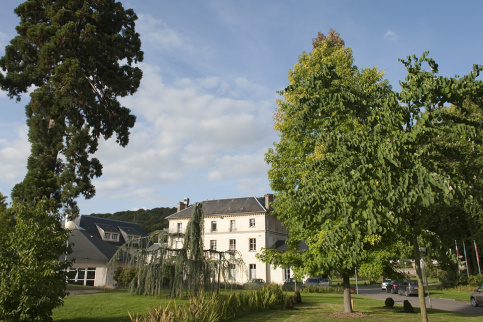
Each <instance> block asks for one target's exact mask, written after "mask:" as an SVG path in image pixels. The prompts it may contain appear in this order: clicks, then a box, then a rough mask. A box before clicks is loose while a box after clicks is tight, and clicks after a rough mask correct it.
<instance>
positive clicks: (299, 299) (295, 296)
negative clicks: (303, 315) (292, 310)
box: [293, 291, 302, 303]
mask: <svg viewBox="0 0 483 322" xmlns="http://www.w3.org/2000/svg"><path fill="white" fill-rule="evenodd" d="M293 301H294V303H302V296H300V291H296V292H295V293H294V294H293Z"/></svg>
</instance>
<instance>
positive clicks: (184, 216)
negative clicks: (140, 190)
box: [166, 194, 292, 284]
mask: <svg viewBox="0 0 483 322" xmlns="http://www.w3.org/2000/svg"><path fill="white" fill-rule="evenodd" d="M272 200H273V195H271V194H267V195H265V197H264V198H256V197H244V198H232V199H217V200H207V201H203V202H201V204H202V209H203V216H204V227H203V243H204V248H205V249H213V250H217V251H236V253H237V254H238V256H240V257H241V259H242V260H243V262H244V263H245V264H244V266H245V267H244V268H243V269H241V270H237V271H236V273H235V274H234V275H235V279H234V281H233V282H235V283H238V284H243V283H245V282H247V281H248V280H250V279H253V278H262V279H264V280H265V281H266V282H267V283H278V284H281V283H283V281H284V280H285V279H287V278H289V277H291V273H292V272H291V271H290V269H289V268H277V269H275V268H273V266H272V265H270V264H266V263H263V262H261V261H259V260H258V259H257V258H256V256H255V255H256V254H257V253H259V252H260V250H261V249H262V248H265V249H266V248H270V247H273V246H275V247H276V246H279V245H283V244H284V242H285V240H286V239H287V237H288V234H287V229H286V227H284V226H283V225H282V223H281V221H280V220H278V219H277V218H276V217H275V216H274V215H272V214H271V212H270V203H271V202H272ZM193 209H194V207H193V206H190V205H189V199H188V198H186V199H185V200H184V202H179V203H178V212H176V213H174V214H173V215H171V216H168V217H167V218H166V219H168V221H169V228H168V231H169V233H170V236H171V237H170V240H169V244H170V247H173V248H182V247H183V240H184V238H183V235H184V233H185V231H186V226H187V224H188V222H189V220H190V218H191V215H192V213H193Z"/></svg>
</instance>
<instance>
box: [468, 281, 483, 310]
mask: <svg viewBox="0 0 483 322" xmlns="http://www.w3.org/2000/svg"><path fill="white" fill-rule="evenodd" d="M470 301H471V305H472V306H478V305H483V284H482V285H480V287H478V288H477V289H476V290H475V291H474V292H473V293H471V296H470Z"/></svg>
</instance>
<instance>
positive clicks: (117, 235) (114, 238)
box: [111, 234, 119, 240]
mask: <svg viewBox="0 0 483 322" xmlns="http://www.w3.org/2000/svg"><path fill="white" fill-rule="evenodd" d="M111 239H112V240H119V234H112V235H111Z"/></svg>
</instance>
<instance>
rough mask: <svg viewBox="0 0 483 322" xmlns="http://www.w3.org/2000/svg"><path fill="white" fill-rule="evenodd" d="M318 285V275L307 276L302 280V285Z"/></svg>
mask: <svg viewBox="0 0 483 322" xmlns="http://www.w3.org/2000/svg"><path fill="white" fill-rule="evenodd" d="M318 285H319V278H318V277H309V278H307V279H306V280H305V282H304V286H318Z"/></svg>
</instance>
